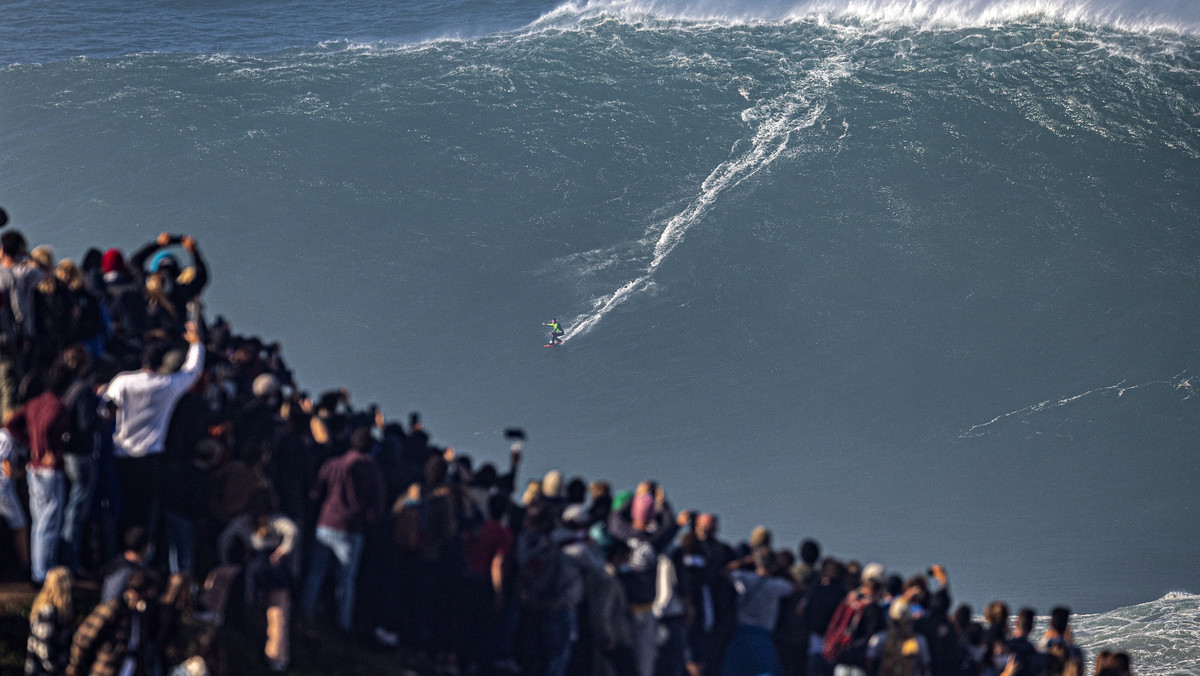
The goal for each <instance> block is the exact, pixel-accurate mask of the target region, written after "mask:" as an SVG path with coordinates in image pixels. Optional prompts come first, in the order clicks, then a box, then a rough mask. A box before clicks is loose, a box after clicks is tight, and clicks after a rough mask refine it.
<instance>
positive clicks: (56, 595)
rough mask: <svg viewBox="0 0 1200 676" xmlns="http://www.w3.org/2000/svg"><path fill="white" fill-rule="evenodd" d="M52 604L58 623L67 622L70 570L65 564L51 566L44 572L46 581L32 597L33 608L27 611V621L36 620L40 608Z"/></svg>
mask: <svg viewBox="0 0 1200 676" xmlns="http://www.w3.org/2000/svg"><path fill="white" fill-rule="evenodd" d="M46 606H53V607H54V609H55V610H56V611H58V622H59V624H68V623H69V622H70V618H71V571H70V569H69V568H67V567H66V566H58V567H55V568H51V569H50V571H49V572H47V573H46V582H45V584H43V585H42V591H40V592H38V595H37V597H35V598H34V599H33V608H32V609H31V610H30V611H29V623H30V624H33V623H35V622H37V616H38V614H39V613H40V612H41V610H42V608H45V607H46Z"/></svg>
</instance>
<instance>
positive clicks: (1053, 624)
mask: <svg viewBox="0 0 1200 676" xmlns="http://www.w3.org/2000/svg"><path fill="white" fill-rule="evenodd" d="M1070 619H1071V609H1070V608H1067V607H1066V606H1058V607H1056V608H1054V609H1053V610H1051V611H1050V628H1051V629H1053V630H1054V631H1057V632H1058V633H1060V634H1062V633H1064V632H1066V631H1067V621H1068V620H1070Z"/></svg>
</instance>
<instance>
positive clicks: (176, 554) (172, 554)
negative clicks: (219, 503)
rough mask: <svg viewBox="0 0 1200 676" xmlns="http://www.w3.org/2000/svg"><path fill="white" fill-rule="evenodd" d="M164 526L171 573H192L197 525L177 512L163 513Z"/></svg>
mask: <svg viewBox="0 0 1200 676" xmlns="http://www.w3.org/2000/svg"><path fill="white" fill-rule="evenodd" d="M163 524H164V525H166V527H167V565H168V566H170V569H171V573H172V574H174V573H181V572H182V573H191V572H192V567H193V565H194V563H195V560H196V556H195V553H194V552H195V549H196V547H195V544H194V541H195V538H196V524H195V523H193V522H192V520H191V518H190V517H186V516H183V515H182V514H176V513H175V512H163Z"/></svg>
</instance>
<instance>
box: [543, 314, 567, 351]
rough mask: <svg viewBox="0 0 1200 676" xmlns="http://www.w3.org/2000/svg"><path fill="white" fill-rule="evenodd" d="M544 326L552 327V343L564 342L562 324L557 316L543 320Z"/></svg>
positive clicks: (559, 343)
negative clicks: (546, 320)
mask: <svg viewBox="0 0 1200 676" xmlns="http://www.w3.org/2000/svg"><path fill="white" fill-rule="evenodd" d="M542 326H549V327H550V345H561V344H562V335H563V330H562V325H561V324H559V323H558V318H557V317H556V318H554V319H551V320H550V321H549V322H542ZM550 345H547V346H546V347H549V346H550Z"/></svg>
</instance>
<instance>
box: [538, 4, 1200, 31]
mask: <svg viewBox="0 0 1200 676" xmlns="http://www.w3.org/2000/svg"><path fill="white" fill-rule="evenodd" d="M604 16H618V17H623V18H626V19H631V20H646V19H659V20H679V21H699V22H718V23H759V22H777V21H799V20H816V21H821V22H824V21H836V22H864V23H884V24H904V25H916V26H920V27H928V28H962V27H970V26H985V25H995V24H999V23H1009V22H1013V21H1023V20H1030V19H1041V20H1051V21H1057V22H1063V23H1069V24H1089V25H1095V26H1107V27H1112V28H1118V29H1122V30H1129V31H1134V32H1150V31H1172V32H1180V33H1197V32H1200V3H1196V2H1192V1H1191V0H1151V1H1143V0H790V1H789V0H748V1H745V2H739V3H736V4H735V5H731V4H730V3H727V2H721V1H719V0H587V1H586V2H567V3H564V4H562V5H559V6H558V7H556V8H555V9H554V10H552V11H550V12H548V13H546V14H545V15H543V16H542V17H541V18H539V19H538V20H537V21H536V22H534V24H533V25H534V26H535V27H548V26H558V27H562V26H564V25H568V24H570V23H572V22H576V21H579V20H581V19H588V18H595V17H604Z"/></svg>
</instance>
